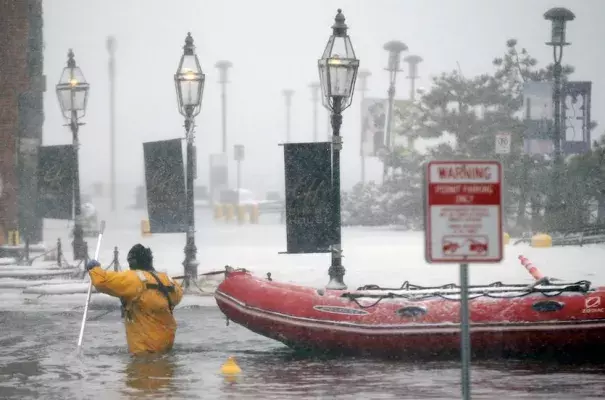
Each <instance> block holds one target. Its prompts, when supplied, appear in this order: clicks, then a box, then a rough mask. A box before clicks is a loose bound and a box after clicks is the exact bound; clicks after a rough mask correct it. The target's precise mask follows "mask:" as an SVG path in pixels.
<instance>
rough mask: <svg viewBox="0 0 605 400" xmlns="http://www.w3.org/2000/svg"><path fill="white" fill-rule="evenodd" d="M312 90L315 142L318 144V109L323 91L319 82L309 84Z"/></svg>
mask: <svg viewBox="0 0 605 400" xmlns="http://www.w3.org/2000/svg"><path fill="white" fill-rule="evenodd" d="M309 87H310V88H311V101H312V102H313V141H314V142H317V138H318V129H319V128H318V126H317V122H318V121H317V118H318V107H319V91H320V89H321V87H320V85H319V82H313V83H311V84H309Z"/></svg>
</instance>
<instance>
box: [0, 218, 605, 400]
mask: <svg viewBox="0 0 605 400" xmlns="http://www.w3.org/2000/svg"><path fill="white" fill-rule="evenodd" d="M133 226H135V228H133V229H132V230H130V231H129V230H125V228H124V227H120V228H119V230H116V231H113V232H112V231H111V230H110V229H109V227H110V224H108V232H107V238H106V239H104V240H105V241H104V244H103V254H104V257H103V259H105V260H106V261H107V260H108V259H109V260H110V259H111V249H113V246H114V245H119V246H120V247H121V248H123V247H127V246H130V245H132V244H133V243H134V242H135V241H139V240H141V241H143V243H145V244H146V245H150V246H152V248H153V249H154V251H155V253H156V254H157V256H156V258H157V260H159V261H158V264H156V267H159V264H163V265H164V264H166V263H167V260H169V259H170V258H171V257H172V258H174V263H173V264H174V266H170V267H169V268H167V269H169V270H170V272H173V270H174V273H175V274H176V273H178V272H179V270H178V268H179V265H178V264H179V263H180V262H181V261H182V244H184V237H182V235H175V237H173V236H161V235H157V236H154V237H151V238H146V239H141V238H140V236H139V235H138V232H137V230H136V229H137V227H138V226H137V225H136V224H133ZM208 226H211V225H210V223H209V225H208ZM219 228H220V229H219ZM208 229H209V230H208V231H205V230H204V228H200V232H199V237H198V247H199V249H200V250H199V252H200V253H199V255H200V257H199V258H200V261H201V262H202V265H201V266H200V272H203V271H204V270H210V269H212V268H214V269H219V268H221V267H222V265H224V264H225V263H231V264H235V265H239V266H243V265H242V264H244V263H245V261H246V260H248V264H249V265H251V266H253V268H252V269H253V270H255V268H256V270H255V272H256V273H259V274H261V273H262V274H264V273H266V272H268V271H271V272H272V274H273V278H274V279H283V280H290V281H296V282H298V283H301V284H309V285H321V284H325V283H327V277H326V270H327V264H328V262H329V261H328V260H327V259H326V256H322V257H323V258H322V257H315V256H309V257H306V258H300V257H296V256H284V255H278V254H277V252H278V251H283V250H284V245H285V239H284V238H285V236H283V232H282V231H283V227H280V226H278V225H276V226H262V225H260V226H245V227H239V228H238V227H234V226H229V227H226V226H225V227H218V228H216V227H215V228H213V229H212V230H210V228H208ZM261 233H262V234H261ZM343 235H345V241H344V249H345V257H346V258H345V261H346V266H347V275H346V280H347V282H348V284H349V285H350V287H354V286H357V285H358V284H362V283H378V284H388V283H392V282H390V280H391V279H392V276H393V275H394V274H396V275H397V276H400V277H401V280H402V281H403V280H405V279H406V278H407V279H409V278H410V277H413V278H414V280H413V281H412V282H414V283H420V284H424V283H427V281H431V282H433V283H440V284H442V283H447V282H456V281H457V279H456V277H457V268H454V267H452V266H443V267H442V266H427V265H426V264H424V263H423V261H422V259H423V254H422V235H421V234H404V233H401V232H387V231H372V232H370V231H355V230H345V232H343ZM92 242H94V239H93V240H92ZM66 243H67V241H66ZM541 250H542V252H538V251H536V250H535V249H531V248H527V247H519V246H515V247H510V246H509V247H508V248H507V259H506V261H505V262H503V264H502V265H499V266H478V267H472V268H471V283H473V284H476V283H479V282H489V281H494V280H502V281H504V282H519V281H528V279H530V278H528V276H527V273H526V272H525V271H524V269H523V267H521V266H519V265H518V261H516V260H515V257H514V256H515V255H516V254H517V253H519V252H523V253H525V255H527V256H528V257H530V259H532V261H533V262H534V263H535V264H536V265H537V266H538V267H541V266H543V268H542V269H543V272H548V273H549V274H553V275H558V276H561V277H563V278H566V279H567V278H569V277H575V279H576V280H579V279H591V280H592V279H597V278H603V276H602V275H603V273H602V272H600V271H599V270H598V265H599V264H598V261H599V260H601V259H602V258H603V255H604V254H603V253H604V252H605V250H604V248H603V247H598V246H594V247H590V246H587V247H584V248H583V249H574V248H568V249H565V250H560V249H541ZM579 256H581V257H583V258H582V259H583V260H584V263H583V264H582V265H578V266H577V267H576V268H575V269H574V270H573V271H571V270H569V269H568V268H567V266H568V265H572V264H571V263H572V262H573V260H575V259H577V257H579ZM377 257H378V261H380V262H376V261H375V260H376V258H377ZM372 259H374V261H375V262H374V263H373V264H369V263H368V260H372ZM230 260H233V261H230ZM401 260H405V264H404V265H402V262H403V261H401ZM555 263H558V264H557V265H554V264H555ZM591 263H592V266H591V267H590V266H586V265H587V264H591ZM576 264H577V263H576ZM582 268H584V269H582ZM158 269H161V268H158ZM427 270H428V272H427ZM601 283H602V281H601ZM58 297H60V296H48V297H41V298H39V299H36V300H31V299H28V298H26V297H25V296H24V295H22V294H21V293H20V292H19V291H18V290H13V289H11V290H8V289H6V290H3V292H2V293H1V294H0V327H1V331H0V332H1V333H0V398H1V399H139V398H157V399H248V398H255V399H290V398H296V399H458V398H460V369H459V366H460V365H459V362H458V361H456V360H454V361H430V362H429V361H419V360H398V361H385V360H376V359H356V358H317V357H315V358H313V357H309V356H302V355H297V354H294V353H292V352H291V351H290V350H289V349H288V348H286V347H285V346H283V345H282V344H280V343H278V342H275V341H272V340H269V339H266V338H263V337H261V336H258V335H256V334H254V333H252V332H250V331H248V330H246V329H245V328H243V327H241V326H238V325H236V324H234V323H231V324H230V325H229V326H227V325H226V323H225V322H226V321H225V318H224V316H223V315H222V314H221V312H220V311H219V310H218V308H217V307H216V306H215V305H214V302H213V300H212V299H211V298H208V299H207V300H208V301H207V302H206V303H207V304H205V305H204V304H202V305H199V306H190V307H184V308H180V309H178V310H176V311H175V315H176V318H177V320H178V323H179V328H178V332H177V339H176V344H175V348H174V350H173V352H172V353H171V354H169V355H166V356H163V357H158V358H151V359H134V358H132V357H131V356H129V355H128V353H127V351H126V340H125V337H124V329H123V326H122V323H121V320H120V312H119V310H118V309H117V300H116V308H113V309H110V310H104V309H99V308H98V307H96V308H95V307H93V308H92V309H91V310H90V313H89V317H90V319H89V322H88V323H87V326H86V332H85V337H84V344H83V349H84V350H83V353H82V354H80V355H77V354H75V349H76V343H77V339H78V333H79V328H80V321H81V317H82V305H83V301H84V296H83V295H82V296H81V297H79V298H74V299H73V301H71V300H70V301H62V302H60V303H59V301H58V300H57V299H56V298H58ZM55 304H56V305H55ZM604 339H605V338H604ZM229 356H234V357H235V359H236V361H237V363H238V364H239V366H240V367H241V369H242V374H241V376H239V378H238V379H237V380H236V381H230V380H228V379H226V378H225V377H223V376H222V375H221V374H220V367H221V365H222V364H223V363H224V362H225V361H226V359H227V358H228V357H229ZM471 378H472V395H473V396H472V397H473V398H474V399H534V400H535V399H566V400H569V399H601V398H603V395H604V394H605V360H603V363H596V364H595V363H594V362H593V363H591V364H587V363H579V364H578V363H576V364H573V365H571V364H567V365H566V364H561V363H557V364H555V363H552V362H545V361H528V360H523V361H513V360H494V361H473V363H472V372H471Z"/></svg>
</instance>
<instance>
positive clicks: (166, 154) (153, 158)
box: [143, 139, 187, 233]
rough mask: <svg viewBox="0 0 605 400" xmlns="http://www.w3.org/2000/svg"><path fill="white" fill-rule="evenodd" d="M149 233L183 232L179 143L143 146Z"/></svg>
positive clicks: (148, 143) (182, 169) (184, 223)
mask: <svg viewBox="0 0 605 400" xmlns="http://www.w3.org/2000/svg"><path fill="white" fill-rule="evenodd" d="M143 155H144V158H145V184H146V187H147V213H148V215H149V227H150V230H151V233H182V232H187V209H186V199H185V172H184V165H183V151H182V148H181V139H171V140H160V141H157V142H147V143H143Z"/></svg>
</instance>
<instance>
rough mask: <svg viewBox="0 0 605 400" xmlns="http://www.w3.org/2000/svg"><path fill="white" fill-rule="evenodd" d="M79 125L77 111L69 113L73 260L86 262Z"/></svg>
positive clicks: (86, 250)
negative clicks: (72, 167)
mask: <svg viewBox="0 0 605 400" xmlns="http://www.w3.org/2000/svg"><path fill="white" fill-rule="evenodd" d="M80 125H81V123H79V122H78V112H77V110H72V111H71V120H70V123H69V127H70V128H71V134H72V146H73V152H74V160H75V162H76V165H75V166H74V182H73V198H74V232H73V236H74V240H73V242H72V247H73V252H74V260H79V261H84V262H87V261H88V249H87V246H86V243H85V242H84V230H83V229H82V205H81V198H80V162H79V160H78V153H79V152H78V147H79V146H80V144H79V141H78V131H79V128H80Z"/></svg>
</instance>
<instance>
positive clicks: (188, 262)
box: [183, 243, 199, 288]
mask: <svg viewBox="0 0 605 400" xmlns="http://www.w3.org/2000/svg"><path fill="white" fill-rule="evenodd" d="M196 253H197V248H196V247H195V244H193V243H187V245H186V246H185V261H183V271H184V272H185V277H186V278H185V281H184V285H185V288H188V287H189V286H191V280H196V279H197V267H198V265H199V262H197V260H196V259H195V255H196Z"/></svg>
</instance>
